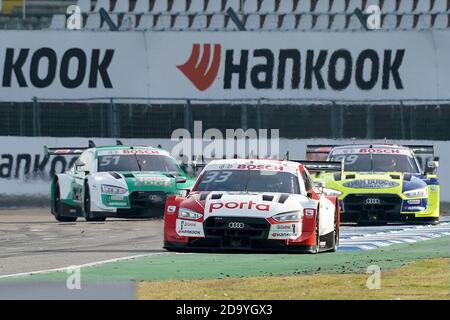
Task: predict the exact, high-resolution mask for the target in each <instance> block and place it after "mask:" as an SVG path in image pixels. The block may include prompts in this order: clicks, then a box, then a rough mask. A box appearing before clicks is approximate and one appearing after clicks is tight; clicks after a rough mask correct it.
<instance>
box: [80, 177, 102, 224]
mask: <svg viewBox="0 0 450 320" xmlns="http://www.w3.org/2000/svg"><path fill="white" fill-rule="evenodd" d="M83 209H84V210H83V213H84V218H85V219H86V221H88V222H98V221H105V220H106V218H105V217H95V216H94V215H93V214H92V212H91V194H90V191H89V186H88V185H87V184H86V185H85V187H84V203H83Z"/></svg>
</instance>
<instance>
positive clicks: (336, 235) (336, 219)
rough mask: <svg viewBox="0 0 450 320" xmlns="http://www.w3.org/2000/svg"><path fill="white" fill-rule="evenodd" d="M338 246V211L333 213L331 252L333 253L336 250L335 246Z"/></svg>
mask: <svg viewBox="0 0 450 320" xmlns="http://www.w3.org/2000/svg"><path fill="white" fill-rule="evenodd" d="M338 245H339V228H338V211H337V209H336V212H335V213H334V231H333V244H332V247H331V251H332V252H335V251H336V250H337V246H338Z"/></svg>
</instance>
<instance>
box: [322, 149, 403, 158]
mask: <svg viewBox="0 0 450 320" xmlns="http://www.w3.org/2000/svg"><path fill="white" fill-rule="evenodd" d="M347 154H393V155H396V154H398V155H406V156H410V157H411V156H412V155H411V152H410V151H409V150H408V149H406V148H348V149H344V148H337V149H335V150H334V151H333V152H332V153H331V155H333V156H335V155H347Z"/></svg>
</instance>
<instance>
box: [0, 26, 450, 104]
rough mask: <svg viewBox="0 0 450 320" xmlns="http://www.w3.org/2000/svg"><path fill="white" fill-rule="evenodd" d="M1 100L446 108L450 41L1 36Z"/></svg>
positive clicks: (365, 35)
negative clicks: (393, 103)
mask: <svg viewBox="0 0 450 320" xmlns="http://www.w3.org/2000/svg"><path fill="white" fill-rule="evenodd" d="M0 43H1V46H0V81H1V82H0V100H1V101H30V100H31V99H32V98H33V97H37V98H49V99H54V98H57V99H89V98H101V97H102V98H103V97H104V98H106V97H108V98H189V99H258V98H268V99H330V100H355V101H361V100H400V99H405V100H410V99H420V100H434V99H450V72H449V71H450V59H448V57H449V55H450V45H449V44H448V43H450V32H448V31H433V32H431V31H430V32H383V31H374V32H344V33H335V32H329V33H327V32H309V33H308V32H283V33H281V32H280V33H278V32H183V33H179V32H147V33H144V32H79V31H73V32H71V31H63V32H62V31H2V32H0Z"/></svg>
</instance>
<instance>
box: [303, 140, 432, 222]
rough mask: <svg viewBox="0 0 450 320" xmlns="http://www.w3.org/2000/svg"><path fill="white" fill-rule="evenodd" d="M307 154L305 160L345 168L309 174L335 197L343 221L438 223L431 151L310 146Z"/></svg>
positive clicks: (376, 146) (423, 148)
mask: <svg viewBox="0 0 450 320" xmlns="http://www.w3.org/2000/svg"><path fill="white" fill-rule="evenodd" d="M306 154H307V159H308V160H315V161H320V160H322V161H323V160H327V161H334V162H336V161H337V162H342V163H343V166H342V168H343V171H342V172H338V173H327V172H320V171H317V172H315V175H313V179H314V180H315V183H316V185H317V186H318V187H321V188H323V192H324V193H326V194H328V195H333V196H337V197H338V199H339V205H340V210H341V221H342V222H344V223H345V222H352V223H360V224H366V223H370V224H372V223H390V222H394V223H399V222H406V223H411V222H413V223H433V224H434V223H438V222H439V192H440V190H439V181H438V179H437V175H436V170H437V167H438V165H439V162H438V161H439V158H438V157H435V156H434V148H433V146H399V145H390V144H373V145H368V144H367V145H342V146H332V145H326V146H325V145H310V146H307V151H306ZM310 171H311V170H310Z"/></svg>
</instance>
